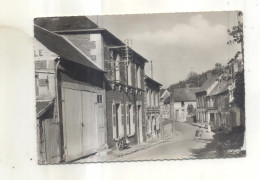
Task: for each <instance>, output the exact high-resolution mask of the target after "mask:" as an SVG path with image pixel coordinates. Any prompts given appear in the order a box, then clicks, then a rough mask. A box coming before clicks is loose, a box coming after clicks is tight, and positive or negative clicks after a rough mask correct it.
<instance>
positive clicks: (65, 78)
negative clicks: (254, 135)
mask: <svg viewBox="0 0 260 180" xmlns="http://www.w3.org/2000/svg"><path fill="white" fill-rule="evenodd" d="M33 23H34V24H33V28H34V69H35V79H34V80H35V93H36V95H35V97H36V100H35V106H36V108H35V109H36V119H35V121H36V124H37V125H36V127H35V128H36V132H37V155H38V161H37V162H38V164H71V163H73V164H74V163H90V162H91V163H92V162H128V161H154V160H189V159H214V158H243V157H245V156H246V140H245V139H246V138H245V135H246V127H245V124H246V123H245V122H246V118H245V114H246V113H245V82H244V81H245V80H244V64H246V63H247V62H244V33H243V12H242V11H219V12H214V11H212V12H189V13H184V12H183V13H151V14H128V15H96V16H95V15H91V16H85V15H80V16H53V17H37V18H35V19H34V22H33Z"/></svg>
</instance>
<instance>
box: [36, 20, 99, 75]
mask: <svg viewBox="0 0 260 180" xmlns="http://www.w3.org/2000/svg"><path fill="white" fill-rule="evenodd" d="M34 37H35V38H36V39H37V40H38V41H40V42H41V43H42V44H43V45H44V46H45V47H47V48H48V49H49V50H50V51H52V52H54V53H56V54H58V55H59V56H60V57H61V58H64V59H67V60H70V61H73V62H76V63H79V64H81V65H84V66H87V67H90V68H93V69H96V70H98V71H103V70H102V69H100V68H99V67H98V66H97V65H96V64H95V63H94V62H93V61H92V60H91V59H90V58H89V57H87V56H86V55H85V54H84V53H83V52H82V51H81V50H80V49H78V48H77V47H76V46H74V45H73V44H72V43H71V42H69V41H68V40H67V39H66V38H64V37H62V36H60V35H58V34H56V33H53V32H51V31H49V30H47V29H44V28H42V27H39V26H37V25H34Z"/></svg>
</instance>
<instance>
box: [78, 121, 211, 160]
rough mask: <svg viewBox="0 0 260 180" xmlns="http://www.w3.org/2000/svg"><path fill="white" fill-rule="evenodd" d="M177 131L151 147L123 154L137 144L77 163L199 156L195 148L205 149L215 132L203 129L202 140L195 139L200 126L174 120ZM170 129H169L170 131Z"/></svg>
mask: <svg viewBox="0 0 260 180" xmlns="http://www.w3.org/2000/svg"><path fill="white" fill-rule="evenodd" d="M174 126H175V132H174V133H173V134H170V135H168V136H166V137H165V139H164V140H158V141H159V143H158V144H156V145H152V146H150V147H147V148H144V149H142V150H138V151H136V152H133V153H129V154H127V155H120V154H123V153H124V151H129V150H130V151H131V149H136V147H135V146H136V145H135V146H132V147H131V148H130V149H128V150H123V151H120V152H117V151H114V152H112V154H110V155H108V156H105V157H102V156H101V157H100V156H93V157H87V158H84V159H80V160H78V161H76V163H83V162H99V161H101V162H102V161H134V160H138V161H140V160H141V161H142V160H166V159H191V158H198V157H196V154H194V153H193V152H194V150H195V151H197V150H200V149H203V148H204V147H205V146H206V144H207V143H209V142H211V140H212V135H213V133H212V132H210V133H208V132H207V131H206V129H203V135H202V140H198V141H196V140H195V139H194V135H195V131H196V130H197V129H198V126H193V125H191V124H188V123H181V122H174ZM169 130H170V129H167V131H169Z"/></svg>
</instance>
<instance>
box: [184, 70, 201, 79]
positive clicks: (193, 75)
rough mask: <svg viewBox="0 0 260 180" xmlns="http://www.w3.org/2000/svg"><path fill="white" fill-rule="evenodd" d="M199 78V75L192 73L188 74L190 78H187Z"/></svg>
mask: <svg viewBox="0 0 260 180" xmlns="http://www.w3.org/2000/svg"><path fill="white" fill-rule="evenodd" d="M197 76H198V74H197V73H196V72H193V71H191V72H190V73H189V74H188V78H187V79H190V78H192V77H197Z"/></svg>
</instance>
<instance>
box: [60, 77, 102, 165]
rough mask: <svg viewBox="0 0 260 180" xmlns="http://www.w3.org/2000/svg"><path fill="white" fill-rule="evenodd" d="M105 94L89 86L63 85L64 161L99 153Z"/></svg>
mask: <svg viewBox="0 0 260 180" xmlns="http://www.w3.org/2000/svg"><path fill="white" fill-rule="evenodd" d="M101 98H102V93H98V92H94V91H93V90H92V91H91V89H90V87H88V86H83V85H78V84H73V83H66V82H65V83H63V84H62V112H63V114H62V116H63V134H64V135H63V136H64V155H65V156H64V160H65V161H71V160H75V159H78V158H81V157H83V156H87V155H90V154H93V153H96V152H97V150H98V146H99V144H100V143H102V142H100V140H101V139H100V138H99V134H98V132H99V128H98V127H99V126H100V125H102V123H100V122H102V119H103V113H100V112H104V111H103V105H102V100H101Z"/></svg>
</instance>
